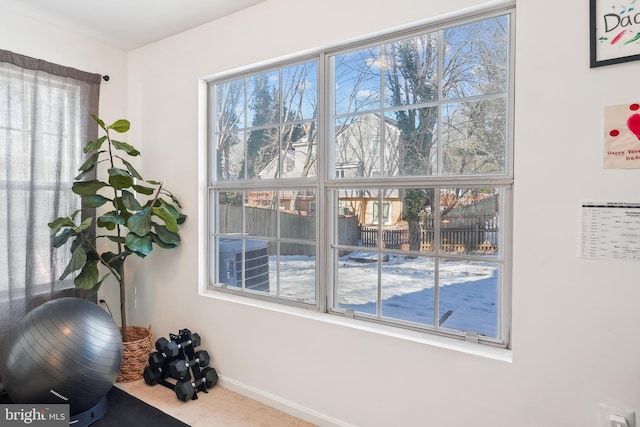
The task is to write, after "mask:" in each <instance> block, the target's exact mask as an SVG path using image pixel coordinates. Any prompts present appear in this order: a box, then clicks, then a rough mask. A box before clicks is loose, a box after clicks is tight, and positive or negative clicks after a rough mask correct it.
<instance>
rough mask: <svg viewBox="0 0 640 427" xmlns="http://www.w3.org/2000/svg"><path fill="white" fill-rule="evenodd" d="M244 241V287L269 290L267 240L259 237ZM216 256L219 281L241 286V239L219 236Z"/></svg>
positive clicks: (263, 290)
mask: <svg viewBox="0 0 640 427" xmlns="http://www.w3.org/2000/svg"><path fill="white" fill-rule="evenodd" d="M244 242H245V260H244V262H245V268H244V272H245V289H250V290H254V291H262V292H269V242H268V241H266V240H259V239H246V240H245V241H244ZM218 257H219V258H218V260H219V273H218V276H219V280H220V283H224V284H226V285H228V286H235V287H238V288H240V287H242V240H241V239H233V238H229V237H223V238H220V239H219V240H218Z"/></svg>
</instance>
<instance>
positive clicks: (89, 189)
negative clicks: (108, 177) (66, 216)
mask: <svg viewBox="0 0 640 427" xmlns="http://www.w3.org/2000/svg"><path fill="white" fill-rule="evenodd" d="M108 185H109V184H107V183H106V182H102V181H97V180H94V181H81V182H74V183H73V186H72V187H71V190H72V191H73V192H74V193H76V194H78V195H80V196H91V195H93V194H96V192H97V191H98V190H100V189H101V188H102V187H106V186H108Z"/></svg>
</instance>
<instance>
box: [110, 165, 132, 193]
mask: <svg viewBox="0 0 640 427" xmlns="http://www.w3.org/2000/svg"><path fill="white" fill-rule="evenodd" d="M109 184H111V185H112V186H113V187H115V188H116V189H118V190H122V189H123V188H129V187H131V186H132V185H133V177H132V176H131V174H130V173H129V172H128V171H126V170H124V169H119V168H110V169H109Z"/></svg>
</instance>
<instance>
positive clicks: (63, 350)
mask: <svg viewBox="0 0 640 427" xmlns="http://www.w3.org/2000/svg"><path fill="white" fill-rule="evenodd" d="M121 365H122V336H121V335H120V330H119V328H118V326H117V325H116V323H115V322H114V321H113V319H112V318H111V317H110V316H109V315H108V314H107V313H106V312H105V311H104V310H102V309H101V308H100V307H98V306H97V305H96V304H94V303H92V302H90V301H87V300H84V299H82V298H59V299H55V300H51V301H49V302H46V303H44V304H42V305H40V306H38V307H36V308H35V309H33V310H32V311H30V312H29V313H27V315H26V316H25V317H24V318H23V319H22V320H21V321H20V322H19V323H18V324H17V325H16V327H14V328H13V329H12V331H11V333H10V334H9V335H8V336H7V337H6V340H5V345H4V348H3V352H2V356H1V358H0V372H1V374H2V381H3V383H4V387H5V391H6V392H7V394H8V395H9V398H10V399H11V401H12V402H13V403H27V404H41V403H42V404H46V403H52V404H56V403H57V404H69V412H70V413H71V415H74V414H79V413H81V412H84V411H87V410H89V409H91V408H93V407H94V406H95V405H97V404H98V403H99V402H100V401H101V400H102V398H103V397H104V396H105V395H106V394H107V392H108V391H109V390H110V389H111V387H112V386H113V384H114V382H115V380H116V377H117V376H118V372H119V371H120V367H121Z"/></svg>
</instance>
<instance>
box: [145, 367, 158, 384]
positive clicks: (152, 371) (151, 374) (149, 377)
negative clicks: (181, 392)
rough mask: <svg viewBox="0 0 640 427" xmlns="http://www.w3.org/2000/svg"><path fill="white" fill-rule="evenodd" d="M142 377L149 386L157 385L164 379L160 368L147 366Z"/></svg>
mask: <svg viewBox="0 0 640 427" xmlns="http://www.w3.org/2000/svg"><path fill="white" fill-rule="evenodd" d="M142 377H143V378H144V382H145V383H147V385H156V384H158V383H159V382H160V380H161V379H162V371H161V370H160V368H155V367H153V366H147V367H146V368H144V372H143V373H142Z"/></svg>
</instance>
